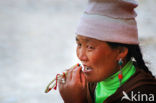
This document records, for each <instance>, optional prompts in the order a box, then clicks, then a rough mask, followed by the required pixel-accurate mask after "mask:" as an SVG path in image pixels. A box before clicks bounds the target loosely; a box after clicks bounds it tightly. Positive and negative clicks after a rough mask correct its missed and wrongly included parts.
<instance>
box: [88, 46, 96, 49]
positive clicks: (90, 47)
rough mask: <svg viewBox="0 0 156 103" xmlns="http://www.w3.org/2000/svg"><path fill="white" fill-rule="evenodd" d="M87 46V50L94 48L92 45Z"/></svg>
mask: <svg viewBox="0 0 156 103" xmlns="http://www.w3.org/2000/svg"><path fill="white" fill-rule="evenodd" d="M87 48H88V49H89V50H93V49H95V48H94V47H93V46H87Z"/></svg>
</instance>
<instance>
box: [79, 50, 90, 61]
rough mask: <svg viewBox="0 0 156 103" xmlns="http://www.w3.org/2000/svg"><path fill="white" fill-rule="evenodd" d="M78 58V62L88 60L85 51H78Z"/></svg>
mask: <svg viewBox="0 0 156 103" xmlns="http://www.w3.org/2000/svg"><path fill="white" fill-rule="evenodd" d="M78 58H79V59H80V61H87V60H88V58H87V55H86V52H85V50H80V51H79V53H78Z"/></svg>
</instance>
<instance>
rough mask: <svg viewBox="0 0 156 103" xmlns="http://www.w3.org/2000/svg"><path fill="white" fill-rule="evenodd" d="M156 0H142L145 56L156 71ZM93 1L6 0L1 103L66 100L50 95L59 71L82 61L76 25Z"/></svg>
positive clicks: (0, 16) (0, 38)
mask: <svg viewBox="0 0 156 103" xmlns="http://www.w3.org/2000/svg"><path fill="white" fill-rule="evenodd" d="M155 4H156V0H139V7H138V8H137V9H136V11H137V13H138V17H137V21H138V29H139V39H140V43H141V44H140V45H141V47H142V51H143V56H144V59H145V61H146V62H148V66H149V67H150V70H151V71H152V72H153V74H154V75H156V54H155V52H156V34H155V33H156V18H155V17H156V13H155V11H156V6H155ZM86 5H87V0H70V1H69V0H0V103H63V101H62V100H61V97H60V96H59V93H58V91H51V92H50V93H48V94H45V93H44V90H45V87H46V86H47V84H48V83H49V81H50V80H51V79H52V78H54V77H55V75H56V74H57V73H59V72H61V71H63V70H64V69H66V68H69V67H70V66H72V65H73V64H75V63H77V62H78V59H77V58H76V52H75V45H76V44H75V35H74V33H75V29H76V26H77V24H78V22H79V18H80V17H81V14H82V12H83V10H84V9H85V7H86Z"/></svg>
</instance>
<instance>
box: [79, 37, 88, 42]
mask: <svg viewBox="0 0 156 103" xmlns="http://www.w3.org/2000/svg"><path fill="white" fill-rule="evenodd" d="M82 40H83V41H85V42H89V41H90V40H89V39H87V38H83V39H82ZM76 41H80V40H79V39H78V38H77V37H76Z"/></svg>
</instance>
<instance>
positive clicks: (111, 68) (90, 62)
mask: <svg viewBox="0 0 156 103" xmlns="http://www.w3.org/2000/svg"><path fill="white" fill-rule="evenodd" d="M76 42H77V50H76V51H77V56H78V58H79V59H80V61H81V62H82V64H83V66H84V68H85V69H84V74H85V77H86V79H87V81H89V82H99V81H102V80H104V79H106V78H107V77H108V76H110V75H112V74H113V73H115V72H117V71H118V69H117V68H118V66H117V58H118V49H112V48H111V47H110V46H109V45H108V44H107V43H106V42H104V41H99V40H96V39H92V38H88V37H84V36H80V35H78V36H77V37H76Z"/></svg>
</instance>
